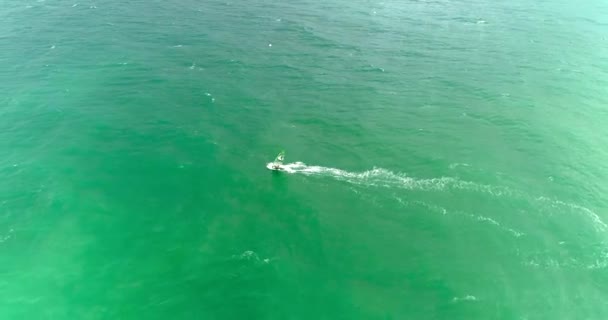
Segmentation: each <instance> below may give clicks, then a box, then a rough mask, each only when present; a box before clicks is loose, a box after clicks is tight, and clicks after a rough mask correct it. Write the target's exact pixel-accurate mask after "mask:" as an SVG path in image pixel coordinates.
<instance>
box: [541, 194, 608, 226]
mask: <svg viewBox="0 0 608 320" xmlns="http://www.w3.org/2000/svg"><path fill="white" fill-rule="evenodd" d="M536 200H537V201H539V202H543V203H547V204H549V205H551V206H553V207H559V206H561V207H566V208H569V209H571V210H573V211H579V212H582V213H583V214H584V215H586V216H587V217H588V218H589V219H590V220H591V221H592V222H593V225H594V227H595V229H596V231H598V232H605V231H608V225H606V223H605V222H604V221H602V219H601V218H600V216H599V215H598V214H597V213H595V212H594V211H593V210H591V209H589V208H586V207H583V206H580V205H577V204H573V203H568V202H564V201H560V200H555V199H550V198H547V197H538V198H536Z"/></svg>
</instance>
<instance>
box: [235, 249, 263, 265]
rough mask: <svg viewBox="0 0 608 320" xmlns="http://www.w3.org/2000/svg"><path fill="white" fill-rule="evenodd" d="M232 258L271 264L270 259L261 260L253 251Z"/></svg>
mask: <svg viewBox="0 0 608 320" xmlns="http://www.w3.org/2000/svg"><path fill="white" fill-rule="evenodd" d="M232 258H233V259H237V260H244V261H252V262H255V263H270V259H268V258H264V259H260V257H259V256H258V254H257V253H255V252H254V251H251V250H246V251H244V252H243V253H241V254H240V255H234V256H232Z"/></svg>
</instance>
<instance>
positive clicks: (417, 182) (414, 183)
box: [267, 162, 459, 190]
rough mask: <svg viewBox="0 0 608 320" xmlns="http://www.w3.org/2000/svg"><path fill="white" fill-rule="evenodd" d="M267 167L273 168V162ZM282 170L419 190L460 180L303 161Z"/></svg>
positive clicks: (356, 182)
mask: <svg viewBox="0 0 608 320" xmlns="http://www.w3.org/2000/svg"><path fill="white" fill-rule="evenodd" d="M267 167H269V168H271V167H272V163H269V164H268V165H267ZM281 171H283V172H287V173H291V174H296V173H297V174H304V175H308V176H325V177H331V178H334V179H336V180H341V181H346V182H349V183H353V184H358V185H367V186H376V187H389V188H394V187H398V188H404V189H412V190H413V189H417V190H442V189H445V188H446V187H447V186H449V185H453V184H457V183H458V182H459V180H457V179H455V178H450V177H442V178H432V179H417V178H412V177H408V176H407V175H406V174H403V173H394V172H392V171H390V170H386V169H382V168H374V169H372V170H367V171H363V172H349V171H346V170H342V169H336V168H328V167H322V166H309V165H306V164H305V163H303V162H294V163H288V164H283V165H282V166H281Z"/></svg>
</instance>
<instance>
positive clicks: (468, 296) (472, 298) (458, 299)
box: [452, 294, 477, 302]
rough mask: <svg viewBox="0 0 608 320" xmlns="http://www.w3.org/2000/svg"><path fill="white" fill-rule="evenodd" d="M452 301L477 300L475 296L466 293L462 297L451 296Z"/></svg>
mask: <svg viewBox="0 0 608 320" xmlns="http://www.w3.org/2000/svg"><path fill="white" fill-rule="evenodd" d="M452 301H453V302H458V301H477V297H475V296H472V295H470V294H469V295H466V296H464V297H454V298H452Z"/></svg>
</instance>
